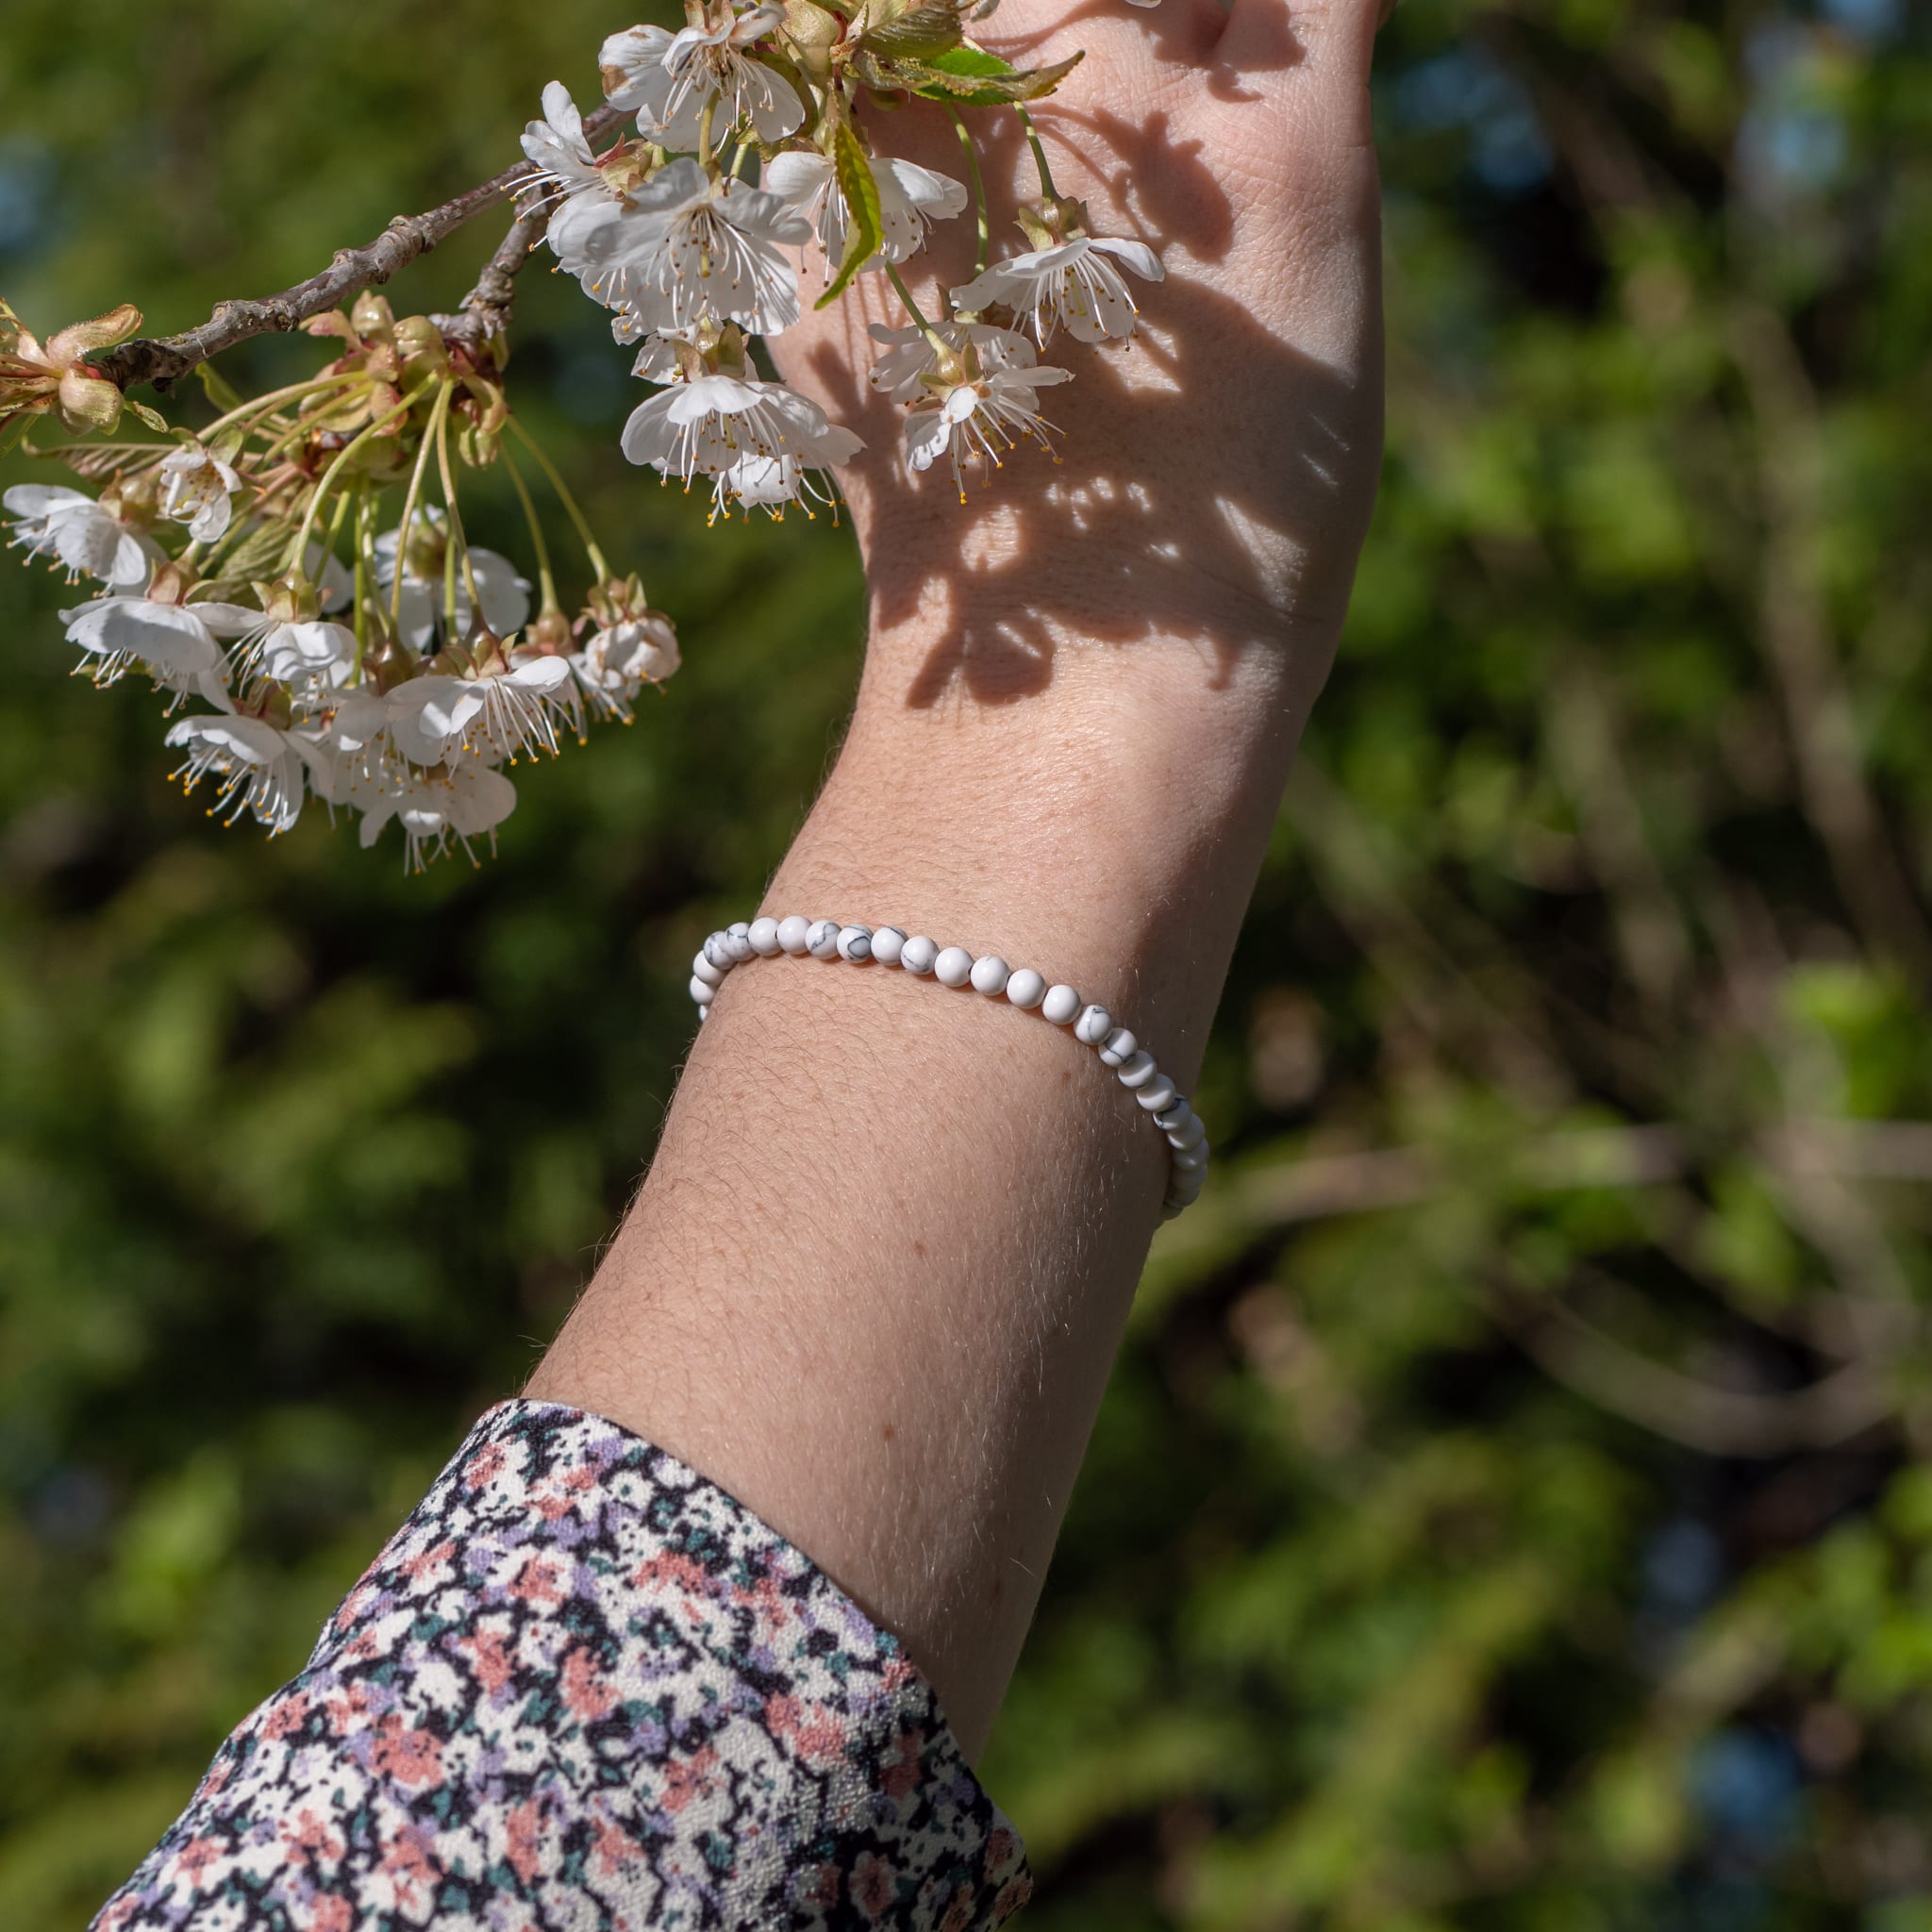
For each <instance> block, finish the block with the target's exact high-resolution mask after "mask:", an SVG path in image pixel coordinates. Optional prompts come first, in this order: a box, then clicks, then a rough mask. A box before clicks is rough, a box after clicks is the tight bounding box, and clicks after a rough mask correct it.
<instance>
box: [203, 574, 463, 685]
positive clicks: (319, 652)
mask: <svg viewBox="0 0 1932 1932" xmlns="http://www.w3.org/2000/svg"><path fill="white" fill-rule="evenodd" d="M478 588H480V584H479V586H478ZM404 597H405V600H406V601H407V598H408V586H407V585H406V586H405V587H404ZM256 622H257V625H260V616H259V613H257V616H256ZM355 668H356V633H355V632H354V631H353V630H351V629H350V628H349V626H348V625H345V624H331V623H330V622H329V621H328V620H327V619H326V618H310V619H308V620H307V621H306V622H304V621H300V620H295V621H291V622H285V623H275V624H270V625H267V626H266V627H265V628H258V630H257V632H256V635H255V636H254V637H252V638H250V639H248V640H247V641H245V642H244V643H243V644H242V648H241V650H240V651H239V652H238V653H237V654H236V659H235V669H236V672H237V674H238V675H240V676H242V677H253V676H260V677H267V678H272V679H273V680H274V681H275V683H277V684H283V685H287V686H288V687H289V689H290V690H291V691H292V692H294V693H296V694H298V695H308V694H312V693H313V692H315V691H319V690H320V689H322V688H323V687H325V686H327V685H338V684H341V683H343V682H344V681H345V680H346V679H347V678H348V677H349V675H350V674H351V673H352V672H353V671H354V670H355Z"/></svg>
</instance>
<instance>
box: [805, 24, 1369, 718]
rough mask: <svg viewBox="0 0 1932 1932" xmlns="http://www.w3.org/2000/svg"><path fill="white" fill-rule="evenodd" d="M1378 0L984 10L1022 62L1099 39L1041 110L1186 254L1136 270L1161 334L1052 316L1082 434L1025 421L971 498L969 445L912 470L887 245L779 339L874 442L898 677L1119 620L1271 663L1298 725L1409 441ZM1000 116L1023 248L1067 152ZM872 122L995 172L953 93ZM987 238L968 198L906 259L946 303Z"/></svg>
mask: <svg viewBox="0 0 1932 1932" xmlns="http://www.w3.org/2000/svg"><path fill="white" fill-rule="evenodd" d="M1376 25H1377V23H1376V18H1375V14H1374V6H1373V0H1370V4H1363V0H1338V4H1330V5H1327V6H1325V7H1310V8H1307V9H1303V8H1292V9H1291V7H1290V6H1289V5H1288V4H1287V0H1235V5H1234V7H1233V9H1232V11H1231V12H1226V11H1224V9H1223V8H1222V7H1221V6H1220V4H1219V0H1163V4H1162V5H1161V6H1160V7H1159V8H1157V9H1155V10H1151V11H1142V10H1136V9H1134V8H1129V7H1127V6H1126V5H1125V4H1124V0H1091V4H1088V5H1083V6H1080V7H1078V8H1072V9H1069V8H1066V7H1065V6H1064V5H1062V4H1060V0H1006V5H1005V6H1003V7H1002V8H1001V9H1000V11H999V13H998V14H996V15H995V16H994V18H993V19H992V20H991V22H990V23H988V24H986V25H985V26H984V27H982V28H981V29H979V30H978V37H979V38H980V39H981V40H982V41H983V42H984V43H985V44H986V45H988V46H990V47H991V48H992V49H993V50H994V51H995V52H998V53H1000V54H1002V55H1004V56H1005V57H1006V58H1008V59H1009V60H1012V61H1014V62H1015V63H1016V64H1019V65H1024V66H1037V65H1041V64H1043V63H1045V62H1047V61H1050V60H1054V59H1057V58H1063V57H1064V56H1065V55H1067V54H1069V53H1071V52H1073V51H1074V49H1075V48H1076V47H1085V48H1086V49H1087V58H1085V60H1084V61H1083V62H1082V63H1081V64H1080V65H1079V66H1078V67H1077V68H1075V69H1074V72H1073V74H1072V75H1070V76H1069V78H1068V79H1067V80H1066V81H1065V82H1063V83H1062V86H1061V89H1060V92H1058V94H1057V95H1055V96H1054V97H1053V98H1051V99H1049V100H1047V101H1045V102H1042V103H1040V104H1038V106H1037V107H1036V108H1035V109H1034V118H1035V121H1036V123H1037V125H1038V127H1039V130H1040V134H1041V142H1042V144H1043V146H1044V148H1045V151H1046V153H1047V156H1048V158H1049V161H1050V164H1051V167H1052V171H1053V175H1054V177H1055V182H1056V186H1057V187H1058V191H1059V192H1060V193H1061V194H1063V195H1076V196H1079V197H1081V198H1082V199H1084V200H1085V201H1086V203H1087V205H1088V208H1089V211H1090V215H1091V229H1092V232H1093V233H1095V234H1096V235H1106V236H1111V237H1120V238H1124V239H1135V240H1141V241H1144V242H1148V243H1149V244H1150V245H1151V246H1152V247H1153V248H1154V249H1155V250H1156V251H1157V252H1158V254H1159V255H1160V257H1161V258H1162V259H1163V261H1164V263H1165V265H1166V269H1167V276H1166V279H1165V281H1164V282H1161V283H1158V284H1146V283H1139V282H1136V283H1134V284H1133V289H1134V293H1135V295H1136V297H1137V298H1138V299H1139V300H1140V302H1141V312H1142V328H1141V334H1139V335H1138V336H1137V337H1136V339H1135V341H1133V343H1132V344H1131V345H1118V344H1108V345H1106V346H1104V347H1101V348H1091V347H1089V346H1087V345H1086V344H1083V343H1080V342H1076V341H1073V340H1072V339H1071V338H1069V337H1068V336H1067V335H1066V334H1064V333H1062V334H1060V335H1059V336H1058V337H1056V338H1055V339H1054V340H1053V341H1051V342H1050V343H1049V344H1048V345H1047V347H1046V348H1045V349H1044V350H1043V351H1042V352H1041V361H1042V362H1045V363H1051V364H1056V365H1058V366H1062V367H1065V368H1067V369H1070V370H1072V371H1073V372H1074V381H1073V382H1071V383H1068V384H1064V385H1061V386H1059V387H1058V388H1054V389H1050V390H1046V391H1042V395H1043V398H1044V402H1045V410H1044V413H1045V415H1046V416H1047V418H1048V419H1049V420H1050V421H1052V422H1054V423H1055V424H1057V425H1059V427H1060V429H1061V430H1062V431H1063V432H1064V434H1063V435H1062V436H1060V437H1059V438H1058V439H1057V441H1058V444H1059V447H1060V452H1061V455H1062V457H1063V461H1062V462H1061V463H1059V464H1058V465H1056V464H1055V463H1054V462H1052V461H1051V460H1050V459H1049V458H1047V457H1046V456H1044V455H1042V454H1041V452H1040V451H1039V450H1037V449H1035V448H1034V447H1032V446H1031V445H1030V444H1023V445H1022V446H1021V447H1020V448H1019V449H1017V450H1016V451H1014V452H1012V453H1011V454H1010V455H1009V456H1008V457H1007V458H1006V460H1005V462H1004V465H1003V467H1002V468H1001V469H999V470H998V471H996V472H993V473H992V474H991V476H990V477H987V476H985V475H974V473H972V472H969V473H968V475H969V482H968V488H969V492H970V502H969V504H968V505H967V506H966V507H965V508H961V506H960V505H959V503H958V500H957V496H956V493H955V491H954V488H953V481H952V476H951V475H950V472H949V471H948V470H946V469H945V468H944V466H939V467H936V468H935V469H934V470H932V471H931V472H929V473H928V474H927V475H924V476H923V477H917V478H913V477H909V476H908V475H907V472H906V468H905V461H904V443H903V438H902V419H903V415H904V411H903V409H902V408H899V407H898V406H895V405H892V404H891V403H888V402H885V401H883V400H882V399H880V398H879V397H877V396H876V395H875V394H874V393H873V392H872V391H870V389H869V388H868V386H867V384H866V381H865V372H866V370H867V368H868V367H869V366H870V364H871V362H872V360H873V359H874V357H875V355H876V354H877V353H878V351H877V347H876V345H875V344H874V342H873V341H870V340H869V338H868V337H867V334H866V325H867V324H869V323H873V322H886V323H889V324H892V325H900V324H903V323H904V321H905V319H906V318H905V316H904V314H903V312H902V311H901V310H900V308H899V306H898V304H897V301H896V299H895V298H894V297H893V295H892V293H891V286H890V284H889V283H888V282H887V280H886V278H885V276H884V275H882V274H879V273H878V272H876V271H873V272H868V273H866V274H864V275H861V276H860V277H859V281H858V287H857V288H856V290H855V291H853V292H851V293H849V294H848V295H847V296H846V297H845V298H843V299H842V300H841V302H840V303H839V304H838V305H836V306H835V307H834V308H831V309H829V310H827V311H826V312H825V313H824V314H823V315H818V316H810V315H808V318H807V320H806V321H805V322H804V323H803V324H802V325H800V326H799V327H798V328H797V329H795V330H793V331H791V332H789V333H787V334H786V335H785V336H784V337H783V338H781V339H780V341H779V347H780V349H781V351H782V352H783V357H784V362H785V372H784V373H785V374H786V375H787V377H788V378H789V379H790V380H791V381H793V382H794V383H796V384H797V385H798V386H799V387H800V388H802V389H805V390H806V391H808V392H810V393H812V394H814V395H816V396H817V397H818V399H819V400H820V401H822V402H823V403H824V406H825V407H826V408H827V409H828V410H829V411H830V412H831V413H832V414H833V416H834V417H835V418H837V419H838V420H840V421H841V422H844V423H846V424H849V425H851V426H852V427H853V428H855V429H856V430H857V431H858V433H859V435H861V436H862V437H863V438H864V439H865V441H866V443H867V449H866V451H865V453H864V454H863V455H862V456H861V457H859V458H857V459H856V460H855V461H854V462H853V464H851V465H850V466H849V467H848V468H847V469H846V470H845V471H844V472H842V473H841V477H842V480H843V481H844V483H845V486H846V489H847V492H848V495H849V498H850V502H851V506H852V510H853V513H854V517H855V520H856V522H857V524H858V534H859V540H860V542H861V545H862V547H863V550H864V554H865V558H866V564H867V569H868V573H869V575H870V579H871V583H872V590H873V597H874V665H875V668H876V666H877V664H878V662H879V660H881V659H884V660H886V661H888V662H890V664H891V674H892V675H891V694H893V695H895V696H896V698H897V701H898V702H899V703H900V704H904V705H909V706H912V707H914V708H924V707H926V706H930V705H932V704H935V703H937V702H938V701H939V700H941V698H942V697H946V696H949V695H954V694H957V692H958V691H959V690H961V689H963V691H965V692H967V693H970V694H972V695H974V696H976V697H978V698H980V699H983V700H988V701H1006V700H1010V699H1013V698H1015V697H1020V696H1024V695H1026V694H1028V693H1030V692H1034V691H1041V690H1043V689H1044V688H1045V687H1046V686H1047V685H1048V684H1049V683H1050V682H1051V681H1052V680H1053V678H1054V677H1055V676H1056V675H1057V673H1058V672H1064V671H1066V670H1069V669H1070V668H1071V666H1069V665H1068V664H1066V663H1065V662H1063V661H1062V662H1059V663H1057V659H1058V658H1061V657H1062V654H1066V653H1070V652H1074V653H1077V654H1079V655H1080V656H1082V657H1091V655H1092V653H1091V646H1093V645H1095V644H1100V645H1113V646H1125V647H1131V649H1132V651H1133V652H1134V654H1135V655H1136V657H1145V656H1155V657H1158V658H1161V659H1163V660H1166V661H1169V662H1178V663H1180V664H1181V665H1182V666H1183V667H1184V675H1191V676H1192V677H1193V678H1194V681H1195V683H1196V685H1197V686H1198V682H1199V679H1198V667H1199V666H1200V665H1201V663H1202V662H1203V661H1204V660H1205V661H1206V662H1207V663H1208V666H1209V677H1210V681H1211V682H1214V683H1217V684H1221V683H1226V682H1229V681H1232V680H1233V679H1234V678H1235V676H1236V675H1237V672H1238V670H1244V671H1245V672H1247V673H1253V672H1257V671H1258V672H1260V673H1262V674H1263V675H1260V676H1259V678H1258V679H1256V678H1254V677H1252V676H1246V675H1244V676H1243V677H1242V680H1241V681H1242V682H1244V683H1249V684H1252V685H1254V686H1255V688H1256V689H1257V690H1258V691H1262V692H1264V693H1265V702H1266V704H1267V706H1268V708H1270V709H1271V710H1272V711H1274V712H1275V713H1276V714H1277V715H1278V714H1279V713H1280V711H1281V710H1282V709H1283V708H1285V709H1286V710H1287V712H1289V713H1290V714H1291V716H1292V717H1293V719H1294V720H1295V721H1296V728H1298V723H1299V720H1300V719H1301V718H1303V717H1305V716H1306V712H1307V707H1308V705H1309V704H1311V703H1312V701H1313V698H1314V695H1315V692H1316V691H1318V690H1319V688H1320V685H1321V682H1322V680H1323V678H1324V677H1325V675H1326V673H1327V669H1328V664H1329V661H1330V658H1331V657H1332V653H1333V648H1334V643H1335V640H1336V637H1337V635H1338V634H1339V632H1340V628H1341V616H1342V612H1343V609H1344V608H1345V606H1346V602H1347V597H1348V591H1349V587H1350V584H1351V581H1352V579H1353V576H1354V572H1355V564H1356V558H1357V552H1358V550H1359V547H1360V543H1361V539H1362V535H1363V532H1364V529H1365V527H1366V525H1367V521H1368V515H1369V509H1370V506H1371V504H1372V502H1373V498H1374V486H1375V478H1376V472H1377V467H1378V464H1379V459H1380V449H1381V312H1380V291H1379V235H1378V189H1377V181H1376V174H1375V165H1374V153H1373V150H1372V148H1371V146H1370V124H1369V106H1368V90H1367V82H1368V70H1369V62H1370V55H1371V49H1372V42H1373V38H1374V30H1375V26H1376ZM970 118H971V119H972V122H973V125H974V127H975V129H976V130H979V131H980V132H981V134H982V137H983V138H986V137H989V136H990V137H991V153H990V154H989V155H988V156H987V157H986V159H985V175H986V184H987V191H988V196H989V202H990V211H991V220H992V224H993V234H992V247H993V258H995V259H997V258H999V257H1000V256H1002V255H1006V254H1012V253H1016V252H1019V251H1020V250H1023V249H1024V248H1025V247H1027V246H1029V245H1030V244H1029V243H1027V242H1025V241H1024V238H1023V237H1022V236H1021V235H1020V233H1019V231H1018V230H1017V229H1016V228H1015V227H1013V226H1012V225H1011V222H1010V216H1011V211H1012V209H1013V208H1014V206H1015V204H1016V202H1017V201H1019V200H1020V199H1022V198H1030V197H1032V196H1034V195H1036V194H1037V193H1038V192H1039V190H1040V183H1039V176H1038V173H1037V171H1036V168H1035V164H1034V161H1033V158H1032V156H1031V154H1030V153H1029V151H1028V149H1027V147H1026V144H1025V142H1024V140H1023V139H1022V138H1021V135H1020V130H1019V126H1018V122H1017V117H1016V116H1014V115H1013V114H1011V113H1008V112H1005V111H997V112H994V113H991V114H987V113H980V114H977V115H974V116H972V117H970ZM871 133H872V136H873V139H874V144H875V147H876V149H877V151H878V152H879V153H881V154H890V155H902V156H904V157H906V158H908V159H912V160H916V161H919V162H920V163H922V164H923V165H925V166H928V167H932V168H936V169H938V170H940V171H941V173H945V174H949V175H953V176H954V177H955V178H958V179H964V178H965V173H966V171H965V167H964V157H963V156H962V154H961V152H960V149H959V146H958V142H957V140H956V138H955V136H954V134H953V131H952V128H951V126H950V125H949V123H948V122H947V120H946V118H945V116H944V114H943V112H942V111H941V110H940V109H937V108H931V109H928V108H926V107H925V106H924V104H921V105H920V106H918V107H916V108H913V109H912V110H910V111H906V112H899V113H891V114H887V113H879V114H875V115H874V117H873V120H872V124H871ZM974 241H975V237H974V225H973V218H972V214H971V211H970V209H969V211H968V213H967V214H966V215H964V216H962V217H960V218H959V219H958V220H956V221H953V222H950V223H945V224H941V225H940V226H939V227H938V228H937V229H936V230H935V231H934V234H933V238H932V243H931V246H930V248H929V250H928V252H927V253H926V254H924V255H921V256H919V257H916V258H914V259H913V261H912V262H911V263H909V264H908V281H909V283H910V285H911V287H912V289H913V291H914V293H915V295H916V296H917V297H918V299H919V301H920V303H921V306H922V308H924V309H925V310H926V312H927V314H928V315H937V314H938V313H939V308H938V303H937V288H938V287H939V286H940V285H941V283H943V284H944V285H946V286H952V285H956V284H958V283H961V282H964V281H966V280H967V279H969V278H970V276H971V275H972V266H973V251H974ZM808 287H809V279H808ZM1106 658H1107V661H1108V662H1109V663H1111V665H1112V667H1113V670H1114V671H1116V672H1117V671H1118V669H1119V660H1118V658H1117V655H1116V654H1114V653H1108V654H1106ZM1257 658H1258V659H1259V660H1261V661H1260V662H1259V663H1256V662H1254V661H1253V660H1255V659H1257ZM1284 682H1285V688H1284ZM876 683H877V678H876V675H874V676H872V677H869V684H873V685H876ZM878 694H880V695H885V694H886V693H884V692H880V693H878Z"/></svg>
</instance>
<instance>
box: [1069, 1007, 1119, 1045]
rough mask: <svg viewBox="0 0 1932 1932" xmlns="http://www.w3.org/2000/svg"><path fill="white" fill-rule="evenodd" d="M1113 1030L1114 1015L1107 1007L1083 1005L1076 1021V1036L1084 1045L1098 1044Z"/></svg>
mask: <svg viewBox="0 0 1932 1932" xmlns="http://www.w3.org/2000/svg"><path fill="white" fill-rule="evenodd" d="M1112 1031H1113V1015H1112V1014H1111V1013H1109V1012H1108V1010H1107V1008H1105V1007H1082V1008H1081V1009H1080V1017H1079V1018H1078V1019H1077V1020H1075V1021H1074V1039H1075V1040H1077V1041H1079V1042H1080V1044H1081V1045H1082V1046H1098V1045H1099V1044H1100V1042H1101V1041H1103V1040H1105V1039H1106V1038H1107V1036H1108V1034H1109V1033H1111V1032H1112Z"/></svg>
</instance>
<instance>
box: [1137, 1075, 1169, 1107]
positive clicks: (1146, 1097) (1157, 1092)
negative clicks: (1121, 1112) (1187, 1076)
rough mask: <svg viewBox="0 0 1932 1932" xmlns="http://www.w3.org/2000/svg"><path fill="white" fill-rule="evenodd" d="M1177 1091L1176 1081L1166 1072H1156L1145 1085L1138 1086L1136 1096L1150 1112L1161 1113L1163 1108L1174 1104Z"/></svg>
mask: <svg viewBox="0 0 1932 1932" xmlns="http://www.w3.org/2000/svg"><path fill="white" fill-rule="evenodd" d="M1177 1091H1178V1090H1177V1089H1176V1088H1175V1086H1174V1082H1173V1081H1172V1080H1170V1079H1169V1078H1168V1077H1167V1075H1166V1074H1155V1076H1154V1077H1153V1079H1151V1080H1149V1081H1148V1082H1147V1084H1146V1085H1145V1086H1144V1087H1137V1088H1136V1089H1135V1090H1134V1098H1135V1099H1136V1100H1138V1101H1139V1102H1140V1103H1141V1106H1142V1107H1144V1108H1146V1109H1147V1111H1148V1112H1149V1113H1159V1112H1160V1111H1161V1110H1162V1109H1163V1108H1170V1107H1172V1106H1173V1105H1174V1100H1175V1098H1176V1097H1177Z"/></svg>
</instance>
